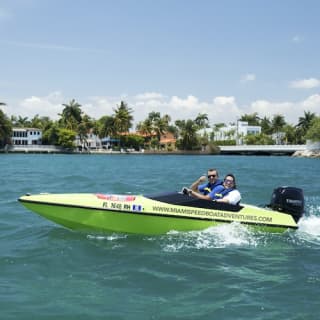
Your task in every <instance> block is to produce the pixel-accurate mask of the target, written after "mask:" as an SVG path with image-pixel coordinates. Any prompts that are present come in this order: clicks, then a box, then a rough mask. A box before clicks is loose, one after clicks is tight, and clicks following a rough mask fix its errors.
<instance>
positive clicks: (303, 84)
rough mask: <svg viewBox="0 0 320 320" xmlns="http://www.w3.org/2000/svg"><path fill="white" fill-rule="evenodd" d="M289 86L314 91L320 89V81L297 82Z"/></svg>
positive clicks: (305, 80) (311, 79)
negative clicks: (313, 89)
mask: <svg viewBox="0 0 320 320" xmlns="http://www.w3.org/2000/svg"><path fill="white" fill-rule="evenodd" d="M289 86H290V88H295V89H312V88H317V87H320V80H319V79H316V78H309V79H302V80H295V81H291V82H290V85H289Z"/></svg>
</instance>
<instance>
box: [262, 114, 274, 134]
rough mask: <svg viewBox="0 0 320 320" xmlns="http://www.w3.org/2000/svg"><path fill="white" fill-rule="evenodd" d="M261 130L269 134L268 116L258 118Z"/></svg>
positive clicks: (269, 123) (270, 129) (269, 122)
mask: <svg viewBox="0 0 320 320" xmlns="http://www.w3.org/2000/svg"><path fill="white" fill-rule="evenodd" d="M260 126H261V132H262V133H265V134H270V133H271V131H272V128H271V121H270V119H269V118H268V117H266V116H265V117H264V118H262V119H261V120H260Z"/></svg>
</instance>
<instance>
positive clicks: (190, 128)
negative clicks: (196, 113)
mask: <svg viewBox="0 0 320 320" xmlns="http://www.w3.org/2000/svg"><path fill="white" fill-rule="evenodd" d="M175 124H176V126H177V127H178V128H179V130H180V137H181V138H180V140H179V142H178V144H179V147H180V149H182V150H193V149H195V148H196V147H198V145H199V143H198V138H197V130H198V125H197V124H196V123H195V122H194V121H193V120H190V119H188V120H187V121H185V120H177V121H176V122H175Z"/></svg>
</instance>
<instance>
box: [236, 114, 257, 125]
mask: <svg viewBox="0 0 320 320" xmlns="http://www.w3.org/2000/svg"><path fill="white" fill-rule="evenodd" d="M239 120H240V121H247V122H248V125H249V126H258V125H259V121H260V118H259V117H258V113H257V112H254V113H252V114H244V115H242V116H241V118H240V119H239Z"/></svg>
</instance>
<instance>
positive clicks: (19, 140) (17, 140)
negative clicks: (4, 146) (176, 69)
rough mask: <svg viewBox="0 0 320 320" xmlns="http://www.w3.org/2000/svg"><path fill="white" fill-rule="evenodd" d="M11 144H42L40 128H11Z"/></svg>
mask: <svg viewBox="0 0 320 320" xmlns="http://www.w3.org/2000/svg"><path fill="white" fill-rule="evenodd" d="M11 141H12V145H14V146H15V145H40V144H42V130H41V129H38V128H12V136H11Z"/></svg>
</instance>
